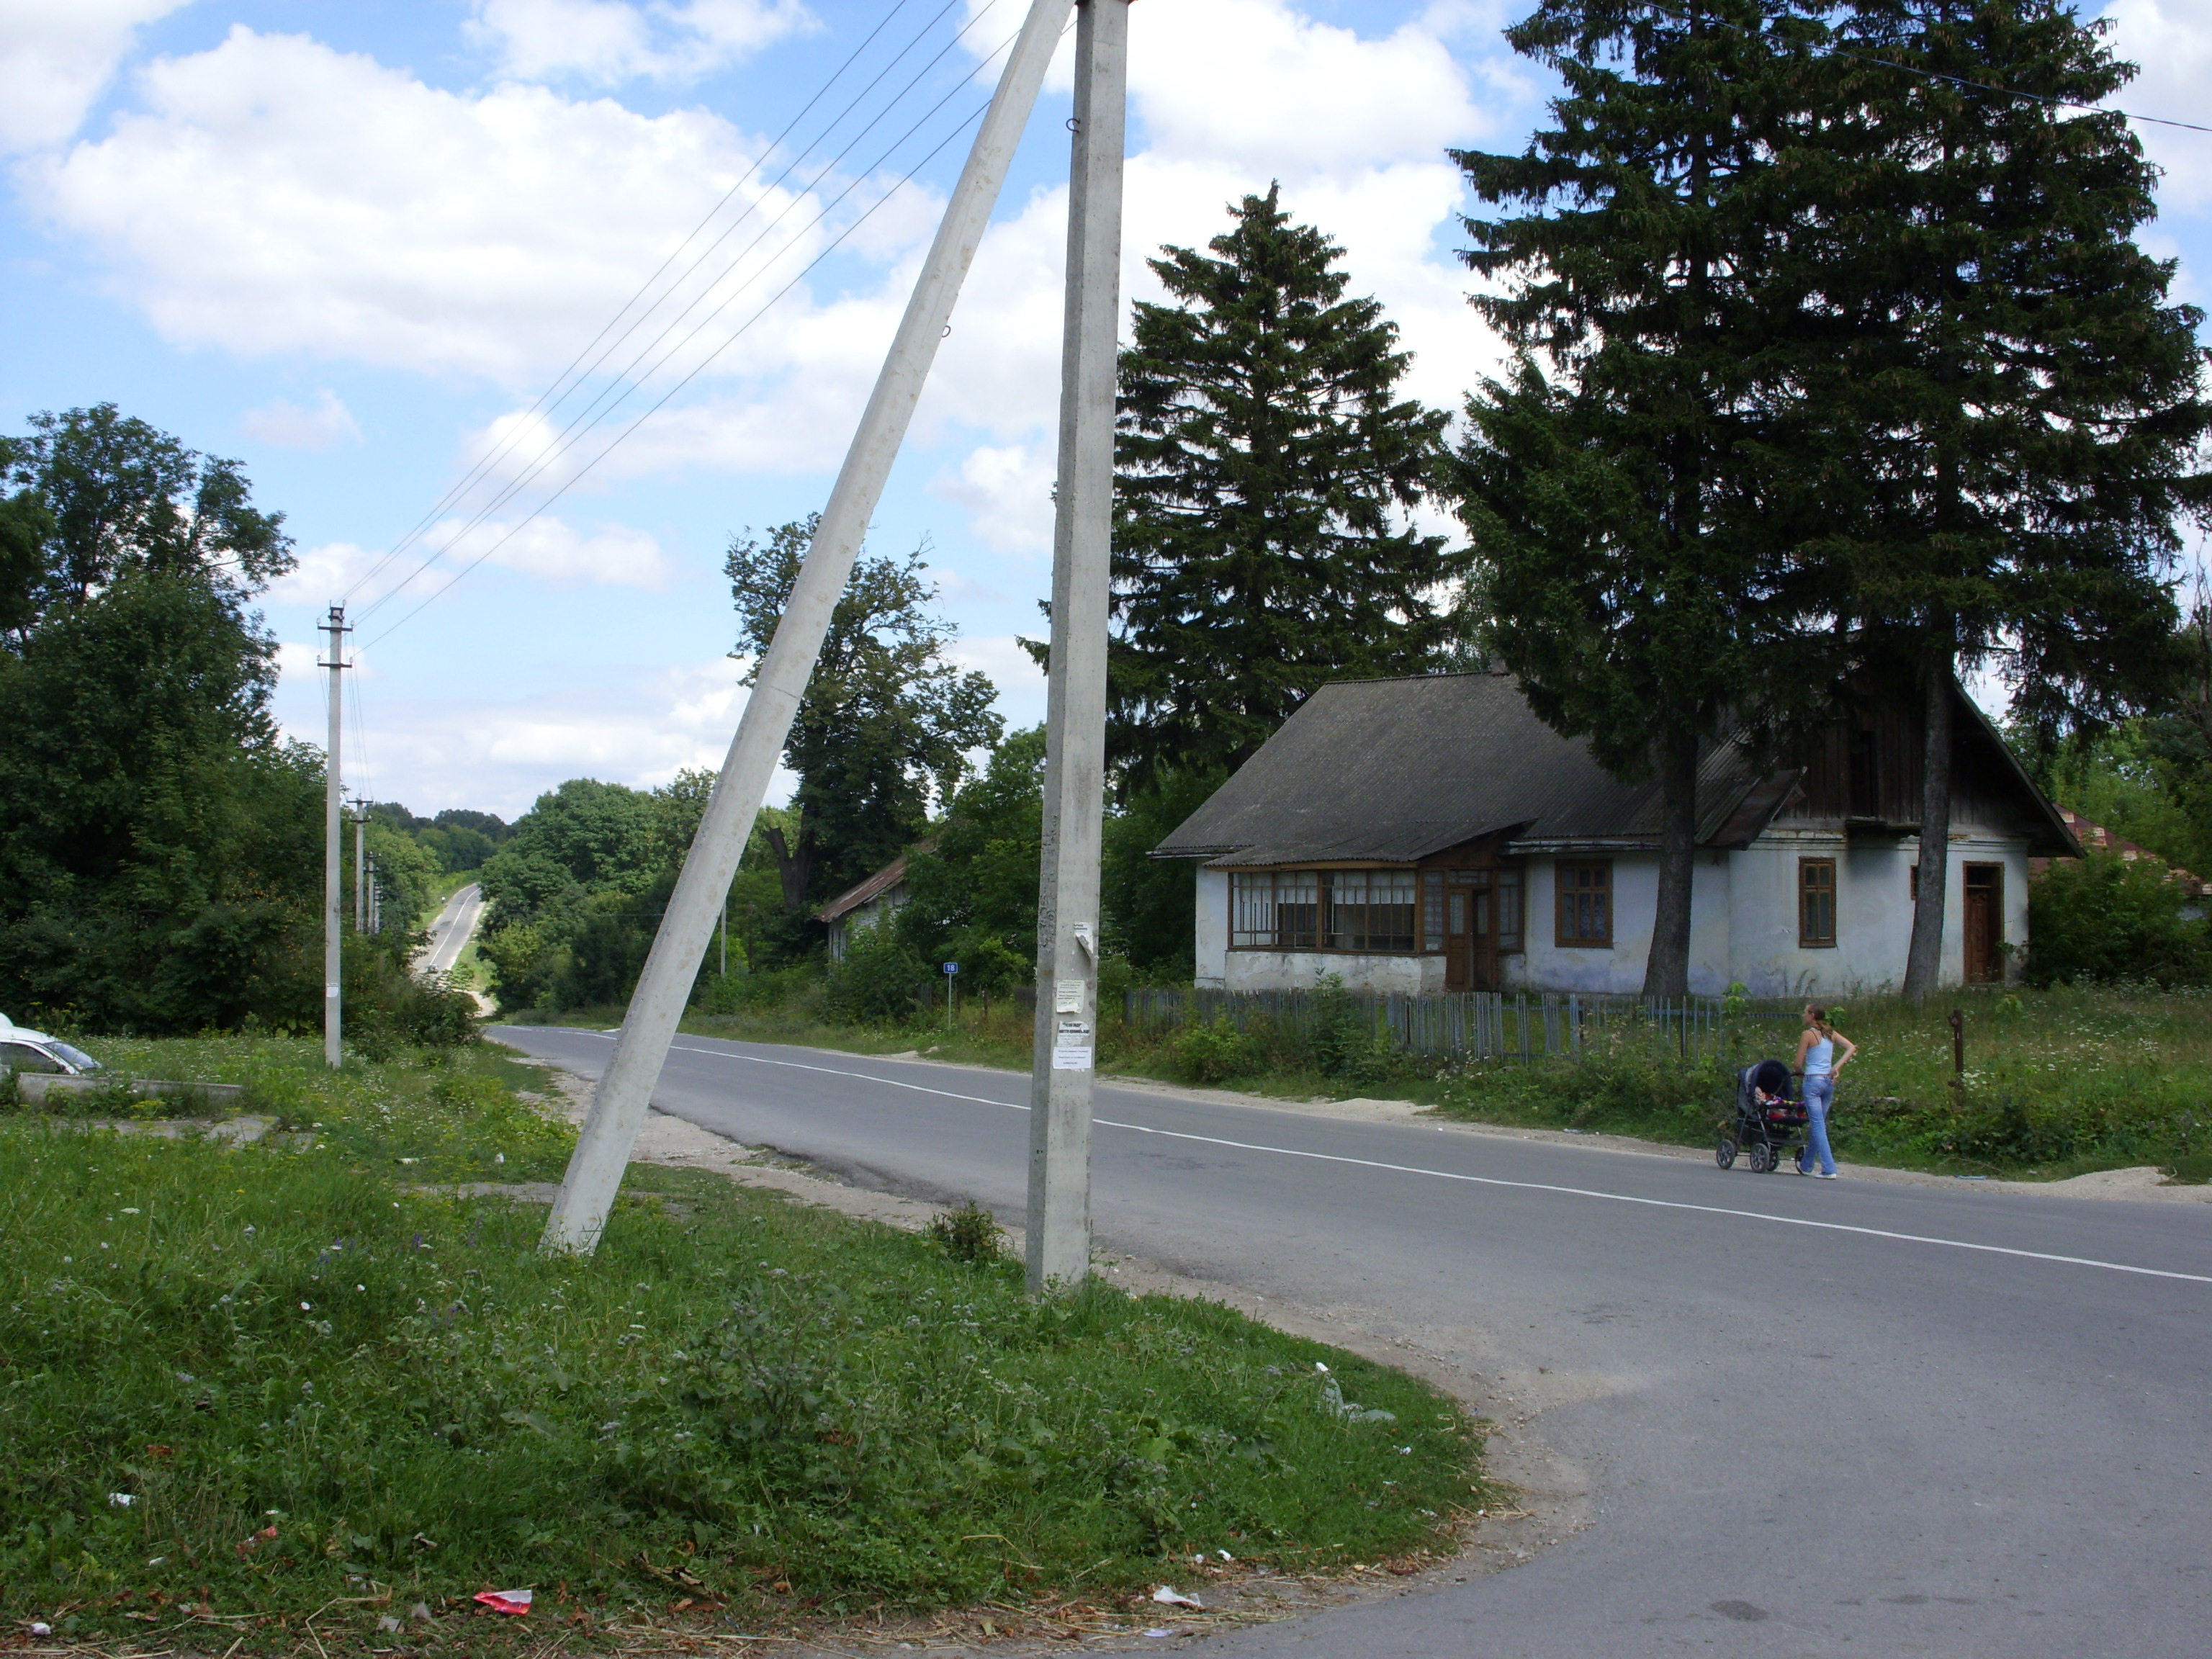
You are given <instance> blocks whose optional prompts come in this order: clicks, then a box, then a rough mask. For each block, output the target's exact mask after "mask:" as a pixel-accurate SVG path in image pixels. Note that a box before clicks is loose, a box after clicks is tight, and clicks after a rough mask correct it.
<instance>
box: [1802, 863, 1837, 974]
mask: <svg viewBox="0 0 2212 1659" xmlns="http://www.w3.org/2000/svg"><path fill="white" fill-rule="evenodd" d="M1816 871H1825V872H1826V873H1827V885H1826V888H1825V889H1821V888H1818V887H1815V886H1814V884H1813V883H1812V882H1811V880H1810V879H1809V878H1810V877H1811V876H1812V875H1813V873H1814V872H1816ZM1837 897H1838V889H1837V875H1836V860H1835V857H1834V855H1833V854H1817V855H1808V856H1807V857H1804V858H1801V859H1799V860H1797V948H1798V949H1799V950H1801V951H1832V950H1834V949H1835V948H1836V937H1837V934H1838V931H1839V927H1838V921H1839V919H1838V915H1837V909H1838V904H1837ZM1820 898H1825V899H1826V903H1827V911H1828V917H1827V921H1828V930H1827V933H1826V935H1825V936H1824V935H1822V934H1821V933H1820V932H1819V931H1818V930H1817V929H1815V928H1814V927H1811V926H1810V925H1809V924H1810V923H1811V921H1812V920H1813V915H1812V906H1813V904H1814V901H1815V900H1816V899H1820Z"/></svg>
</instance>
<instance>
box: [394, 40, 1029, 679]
mask: <svg viewBox="0 0 2212 1659" xmlns="http://www.w3.org/2000/svg"><path fill="white" fill-rule="evenodd" d="M1064 32H1065V31H1064V30H1063V33H1064ZM1019 33H1020V32H1019V30H1017V31H1015V33H1013V34H1010V35H1008V36H1007V37H1006V40H1004V41H1003V42H1001V43H1000V46H998V47H997V48H996V49H995V50H994V51H993V52H991V53H990V54H989V56H988V57H987V58H985V59H984V64H989V63H990V62H992V61H993V60H994V59H996V58H998V57H999V55H1000V53H1002V52H1005V51H1006V49H1007V47H1009V46H1012V44H1013V42H1014V41H1015V40H1017V39H1018V37H1019ZM959 91H960V88H957V87H956V88H953V90H952V91H951V92H948V93H947V94H945V96H944V97H943V98H940V99H939V100H938V101H937V102H936V103H935V104H933V106H931V107H930V108H929V109H928V110H927V111H925V112H923V113H922V115H921V117H920V118H917V119H916V120H915V122H914V124H913V125H910V126H909V127H908V129H907V131H905V132H903V133H902V134H901V135H900V136H899V137H897V138H896V139H895V140H894V141H893V142H892V143H891V144H890V147H889V148H888V149H886V150H885V151H884V155H883V156H882V157H881V158H879V160H878V161H877V162H876V163H875V165H874V167H871V168H869V169H868V170H867V171H866V172H865V173H862V174H860V175H859V176H858V177H856V178H855V179H854V181H853V183H852V184H849V185H847V186H846V187H845V189H844V190H842V191H840V192H839V193H838V194H837V196H836V197H833V198H832V199H831V200H830V201H829V203H827V204H824V206H823V209H822V210H821V211H820V212H819V213H817V215H816V216H815V217H814V218H813V220H811V221H810V222H809V223H808V224H807V225H805V226H804V227H802V228H801V233H800V234H804V232H805V230H809V229H811V228H813V227H814V225H816V224H819V223H820V222H822V220H823V219H824V218H826V217H827V216H829V213H830V212H831V211H833V210H835V209H836V206H837V205H838V204H840V203H842V201H843V200H844V199H845V197H848V196H849V195H851V194H852V192H853V191H854V190H855V189H857V188H858V187H859V185H860V183H861V182H862V181H863V180H864V179H866V177H868V176H870V175H871V174H872V173H873V172H874V171H875V170H876V168H878V167H881V166H882V165H883V162H884V161H887V160H888V159H889V158H890V155H893V154H896V151H897V150H898V149H900V148H901V147H902V146H903V145H904V144H905V143H906V141H907V140H908V138H910V137H913V136H914V134H915V132H917V131H920V130H921V127H922V126H923V125H925V124H926V123H927V122H928V121H929V120H930V119H931V118H932V117H933V116H935V115H936V113H937V112H939V110H941V109H943V108H944V107H945V105H946V104H948V103H950V102H951V100H952V99H953V98H954V97H956V96H957V95H958V93H959ZM989 107H990V100H984V101H983V102H982V103H981V104H979V105H977V106H975V109H973V110H972V111H970V112H969V113H968V114H967V115H966V116H965V117H963V118H962V119H961V120H960V121H959V122H958V123H957V125H955V126H953V127H952V128H951V130H950V131H947V132H946V133H945V136H944V137H941V138H940V139H939V140H938V142H937V143H935V144H934V145H933V146H932V147H931V148H930V149H929V151H928V152H927V154H926V155H923V156H922V157H921V159H920V160H919V161H915V163H914V165H913V166H912V167H909V168H908V171H907V172H906V173H905V174H904V176H903V177H902V178H901V179H899V180H898V181H897V182H896V184H894V185H892V186H891V187H890V189H889V190H888V191H884V193H883V195H881V196H880V197H878V198H877V199H876V201H875V202H874V203H872V204H871V205H870V206H869V207H868V208H867V209H866V210H865V211H864V212H862V213H861V214H860V216H858V217H856V218H855V219H854V222H852V223H851V224H849V225H848V226H847V227H846V228H844V229H843V230H842V231H840V232H839V233H838V234H836V237H834V238H833V239H832V240H830V242H829V244H828V245H827V246H825V247H823V250H822V251H821V252H819V253H817V255H816V256H815V257H814V258H812V259H811V260H810V261H809V262H808V263H807V264H805V266H804V267H803V268H802V269H801V270H799V271H798V272H797V273H795V274H794V275H793V276H792V277H791V279H790V280H789V281H788V282H787V283H785V284H784V285H783V286H782V287H781V288H780V289H777V290H776V291H775V293H774V294H772V295H769V298H768V299H767V300H766V301H763V304H762V305H761V306H760V307H758V308H757V309H756V310H755V311H754V312H753V313H752V314H751V315H750V317H748V318H747V319H745V321H744V323H742V324H740V325H738V328H737V329H735V330H734V331H732V333H731V334H730V335H729V337H727V338H726V339H724V340H723V341H722V342H721V343H720V344H719V345H717V346H715V347H714V349H713V350H712V351H710V352H708V354H707V355H706V356H704V357H702V359H701V360H700V361H699V362H698V363H696V365H694V366H693V367H692V368H690V370H688V371H686V372H685V373H684V374H683V375H682V377H681V378H679V379H678V380H677V381H676V382H675V383H674V384H673V385H672V386H670V387H669V388H668V389H667V391H665V392H663V393H662V394H661V395H660V397H659V398H657V399H656V400H655V401H654V402H653V404H651V405H650V406H649V407H648V408H647V409H645V410H642V411H641V412H640V413H639V414H638V415H637V416H635V417H634V418H633V419H632V420H631V421H630V422H629V423H628V424H627V425H626V426H624V427H623V428H622V430H620V431H619V432H617V434H616V435H614V437H612V438H611V440H609V441H608V442H607V443H606V444H605V445H604V446H603V447H601V448H600V449H599V452H598V453H596V454H595V455H593V456H592V458H591V459H590V460H589V461H587V462H586V463H585V464H584V465H582V466H581V467H580V468H578V469H577V470H576V471H575V472H574V473H573V474H572V475H570V476H569V477H568V478H566V479H565V480H563V481H562V482H561V483H557V484H556V486H555V487H554V489H552V491H551V492H550V494H549V495H547V497H546V498H545V500H544V501H541V502H539V503H538V505H537V506H536V507H532V509H531V510H530V512H529V513H526V514H525V515H524V517H523V518H522V519H520V520H518V521H517V522H516V523H515V524H513V525H512V526H507V529H506V530H505V531H504V532H502V533H501V536H500V537H499V538H498V539H497V540H496V541H495V542H493V543H492V544H490V545H489V546H488V547H486V548H485V549H484V550H483V551H482V552H480V553H478V554H477V556H475V557H474V558H472V559H471V560H470V561H469V562H467V563H466V564H465V565H463V566H462V567H461V568H460V569H459V570H457V571H456V572H455V573H454V574H453V576H452V577H450V578H449V579H448V580H447V581H446V582H445V583H444V584H443V585H442V586H440V587H438V588H436V589H435V590H434V591H433V592H431V593H430V594H428V596H427V597H425V598H424V599H422V602H421V603H420V604H417V605H416V606H415V607H414V608H413V609H411V610H410V611H407V612H406V614H405V615H404V616H402V617H400V618H399V619H398V621H397V622H395V623H392V626H391V627H389V628H387V629H385V630H384V631H383V632H382V633H380V634H379V635H377V636H376V638H377V641H383V640H386V639H388V638H390V637H391V635H392V633H393V632H394V631H396V630H397V629H399V628H402V627H404V626H405V625H406V623H409V622H410V621H411V620H413V618H414V617H416V616H418V615H420V614H421V613H422V610H423V609H424V607H425V606H427V605H430V604H432V603H433V602H435V600H436V599H439V598H441V597H442V596H443V595H444V594H445V593H447V592H450V591H451V590H452V588H453V585H454V584H455V583H456V582H458V581H459V580H461V578H462V577H464V576H465V575H467V574H469V572H471V570H474V569H475V568H477V566H478V565H480V564H482V563H483V562H484V561H485V560H486V559H488V558H489V557H490V556H491V555H492V554H493V553H495V552H496V551H498V550H499V549H500V548H501V547H503V546H505V545H506V544H507V542H509V541H511V540H513V538H514V537H515V536H516V535H518V534H520V532H522V530H523V529H525V528H526V526H529V525H530V524H531V523H532V522H533V521H534V520H536V519H537V518H538V516H539V515H540V514H541V513H544V511H545V510H546V508H548V507H550V506H551V505H552V504H553V502H554V501H557V500H559V499H560V498H561V496H562V495H565V494H566V493H567V492H568V489H571V488H573V487H574V485H575V484H576V483H579V482H580V481H581V480H582V479H583V478H584V477H586V476H587V475H588V474H589V473H590V472H591V471H592V469H593V468H595V467H596V466H598V465H599V463H600V462H601V461H603V460H605V459H606V457H607V456H608V455H609V454H611V453H612V452H613V451H614V449H615V448H616V447H617V446H618V445H620V444H621V443H622V442H623V441H624V440H626V439H627V438H629V436H630V435H631V434H633V433H635V431H636V430H637V429H638V428H639V427H640V426H641V425H642V424H643V423H644V422H646V421H647V420H648V419H650V418H651V417H652V416H653V415H654V414H656V413H658V412H659V410H661V409H663V408H664V407H665V406H666V405H667V404H668V402H669V401H670V400H671V398H674V397H675V396H676V395H677V393H678V392H681V391H683V390H684V387H685V386H689V385H690V383H691V382H692V381H693V380H696V378H697V377H698V376H699V375H700V374H702V373H704V372H705V370H706V369H707V368H708V366H709V365H711V364H712V363H713V362H714V361H715V359H716V358H718V357H719V356H721V354H722V353H723V352H724V351H726V350H727V349H729V348H730V347H731V346H732V345H733V344H735V343H736V342H737V341H738V339H739V338H741V337H743V336H744V334H745V333H746V332H748V331H750V329H751V328H752V327H753V325H755V324H757V323H758V322H759V321H760V320H761V319H762V318H763V317H764V316H766V315H767V314H768V313H769V311H770V310H772V309H773V308H774V307H775V305H776V303H777V302H778V301H781V299H782V298H783V297H784V295H787V294H788V293H790V292H791V290H792V289H794V288H796V287H797V286H798V285H799V283H801V282H802V281H804V280H805V277H806V276H808V275H809V274H810V273H811V271H813V270H815V268H816V267H817V266H818V265H820V264H822V263H823V260H825V259H827V258H829V256H830V255H831V254H832V253H834V252H836V250H837V249H838V248H839V247H840V246H842V245H843V244H844V243H845V242H846V240H848V239H849V238H850V237H851V236H852V235H853V234H854V233H855V232H856V231H858V230H859V229H860V227H861V226H862V225H864V224H866V222H868V220H869V219H870V218H872V216H874V215H875V214H876V213H877V212H878V210H880V209H881V208H882V207H883V206H884V204H886V203H888V202H890V200H891V199H892V198H893V197H896V195H897V194H898V192H899V191H901V190H902V189H903V188H904V187H905V186H906V185H908V184H910V183H911V182H912V181H913V180H914V179H915V176H916V175H917V174H918V173H920V172H921V169H922V168H923V167H927V165H928V164H929V163H930V162H931V161H933V160H935V159H936V157H937V156H938V155H939V153H940V152H942V151H943V150H944V149H945V146H946V145H947V144H949V143H951V142H952V141H953V140H954V139H955V138H957V137H959V136H960V134H961V133H962V132H963V131H966V130H967V128H968V127H969V125H972V124H973V123H974V122H975V121H976V120H977V119H978V118H980V117H981V115H982V114H983V112H984V111H986V110H987V109H988V108H989ZM795 240H796V239H795V238H794V242H795ZM745 286H750V283H748V284H746V285H745ZM743 293H744V287H741V288H740V289H738V290H737V291H735V292H733V293H732V294H731V295H728V296H727V297H726V298H725V299H724V300H723V301H722V302H721V303H720V305H718V306H717V307H715V308H714V311H712V312H710V313H708V315H707V316H706V317H705V318H702V319H701V320H700V322H699V323H698V324H697V325H695V326H694V327H693V329H692V330H691V331H690V333H688V334H686V335H685V336H684V339H682V340H680V341H678V343H677V344H676V345H675V346H674V347H672V348H671V349H670V350H669V351H668V352H667V353H665V354H664V355H663V356H662V357H661V358H660V360H659V362H656V363H655V364H653V367H652V368H650V369H648V370H647V378H649V377H650V375H651V374H654V373H657V372H658V371H659V369H660V368H662V367H663V366H665V364H666V362H668V361H669V358H670V357H672V356H674V355H675V352H676V351H677V350H680V349H682V347H683V346H684V345H685V344H688V343H690V340H691V339H693V338H695V337H696V336H697V334H698V333H699V331H701V330H702V329H703V328H704V327H706V326H707V325H708V324H709V323H711V322H713V321H714V319H715V318H716V317H718V316H720V314H721V313H722V312H724V311H726V309H728V307H730V306H731V305H732V304H734V303H735V302H736V301H737V300H738V298H739V297H741V295H743ZM624 395H625V396H627V395H628V394H627V393H626V394H624ZM594 423H595V424H596V422H594ZM573 444H574V440H573V439H571V440H570V441H568V442H564V443H563V444H562V445H561V446H560V447H559V448H558V449H557V450H556V451H555V452H554V453H550V454H548V455H546V456H544V458H543V459H541V460H540V461H539V462H538V465H536V466H535V467H533V468H532V471H531V472H530V473H529V474H528V475H526V477H524V478H522V479H520V480H518V481H517V482H516V483H515V484H514V485H513V486H512V487H511V488H510V489H509V490H508V491H507V492H506V494H505V495H503V496H502V497H501V501H504V500H507V499H511V498H512V496H513V495H514V494H515V493H517V492H518V491H519V490H520V489H521V488H523V487H525V486H526V484H527V483H529V482H531V481H532V479H534V478H535V477H537V476H538V474H540V473H542V472H543V471H544V470H545V469H546V468H547V467H548V466H550V465H551V464H552V463H553V462H554V461H555V460H557V459H560V458H561V455H562V454H563V453H566V452H567V450H568V448H570V447H573ZM490 510H495V507H494V508H493V509H490ZM482 518H483V515H482V514H479V516H478V520H477V522H481V521H482ZM459 533H465V532H459ZM459 533H457V534H456V536H455V537H454V538H453V540H454V541H458V540H459ZM452 545H453V543H452V542H449V543H448V544H447V548H448V549H450V547H451V546H452ZM434 558H435V556H434ZM431 562H432V561H429V560H426V561H425V562H423V564H422V567H421V568H418V569H417V570H416V572H415V573H413V574H410V576H409V577H408V579H407V580H406V581H405V582H403V583H401V584H399V586H398V587H395V588H394V589H392V591H391V592H390V593H387V594H386V595H384V596H382V597H380V599H377V600H376V601H374V603H373V604H372V605H371V606H370V607H369V610H370V611H374V610H375V609H376V608H377V607H378V606H380V605H383V604H384V603H386V600H387V599H390V598H391V597H392V596H393V595H396V594H397V593H398V592H400V591H402V590H403V589H404V587H406V586H409V585H410V584H411V583H412V582H413V581H414V580H416V577H419V576H420V575H421V574H423V573H424V572H425V571H427V570H428V568H429V566H430V563H431ZM366 614H367V613H366V612H364V615H366Z"/></svg>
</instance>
